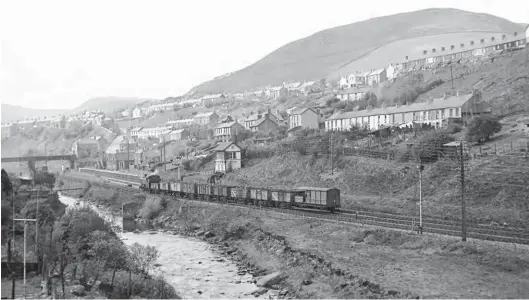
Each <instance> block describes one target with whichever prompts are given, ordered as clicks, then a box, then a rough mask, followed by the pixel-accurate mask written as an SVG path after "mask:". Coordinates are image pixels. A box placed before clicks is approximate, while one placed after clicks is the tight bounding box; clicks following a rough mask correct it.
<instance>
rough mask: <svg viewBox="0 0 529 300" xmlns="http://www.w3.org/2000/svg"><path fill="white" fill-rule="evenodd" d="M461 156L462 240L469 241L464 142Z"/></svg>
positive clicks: (461, 145) (461, 143) (461, 144)
mask: <svg viewBox="0 0 529 300" xmlns="http://www.w3.org/2000/svg"><path fill="white" fill-rule="evenodd" d="M460 147H461V149H460V155H461V240H462V241H463V242H465V241H466V240H467V224H466V212H465V210H466V208H465V162H464V158H463V141H461V142H460Z"/></svg>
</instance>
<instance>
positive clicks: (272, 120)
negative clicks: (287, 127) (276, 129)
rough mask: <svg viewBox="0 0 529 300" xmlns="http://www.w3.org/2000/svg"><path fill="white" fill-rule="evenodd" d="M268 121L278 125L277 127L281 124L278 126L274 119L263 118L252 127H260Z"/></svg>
mask: <svg viewBox="0 0 529 300" xmlns="http://www.w3.org/2000/svg"><path fill="white" fill-rule="evenodd" d="M266 120H270V121H271V122H272V123H274V124H276V125H277V126H279V124H278V123H277V122H276V121H275V120H274V119H273V118H267V117H262V118H261V119H259V120H258V121H257V122H255V124H253V125H252V127H256V126H259V125H261V123H263V122H264V121H266Z"/></svg>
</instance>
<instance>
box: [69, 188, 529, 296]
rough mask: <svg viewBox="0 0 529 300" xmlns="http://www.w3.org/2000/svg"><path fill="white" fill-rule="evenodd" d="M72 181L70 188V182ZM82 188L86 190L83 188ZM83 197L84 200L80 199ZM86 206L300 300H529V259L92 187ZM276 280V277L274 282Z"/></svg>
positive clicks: (470, 245) (481, 247)
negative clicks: (119, 215)
mask: <svg viewBox="0 0 529 300" xmlns="http://www.w3.org/2000/svg"><path fill="white" fill-rule="evenodd" d="M63 180H67V179H66V178H63ZM76 184H78V183H76ZM81 192H83V191H81ZM83 197H85V199H86V200H90V201H95V202H97V203H99V204H102V205H105V206H110V207H113V208H114V209H120V208H121V204H122V203H128V204H126V207H127V208H128V209H124V210H125V213H126V214H129V215H130V216H131V217H134V218H142V219H144V220H146V221H148V222H152V224H153V225H154V226H156V227H157V228H159V229H161V230H171V231H176V232H178V233H181V234H187V235H194V236H198V237H200V238H202V239H204V240H206V241H208V242H210V243H214V244H216V245H217V246H218V247H219V249H220V251H221V252H222V253H224V254H225V255H226V256H230V257H231V258H232V259H233V260H234V261H237V262H238V264H239V267H240V271H241V272H243V271H245V272H250V273H252V274H254V275H255V276H256V280H261V279H262V278H264V279H262V280H263V281H265V279H266V280H271V281H270V282H268V283H266V284H261V285H266V286H263V289H272V290H276V291H277V293H278V294H279V295H280V296H281V297H294V298H329V297H339V298H369V297H376V298H414V297H417V296H419V297H421V298H423V297H425V298H426V297H429V298H431V297H436V298H456V297H457V298H470V297H473V298H475V297H491V295H492V296H493V297H495V298H496V297H498V298H499V297H502V298H503V297H505V298H527V297H528V296H529V279H528V278H529V250H527V248H526V247H524V246H514V245H508V246H501V245H499V244H498V245H495V244H491V243H489V242H477V241H473V242H467V243H462V242H460V241H459V239H458V238H453V237H441V236H437V237H432V236H419V235H417V234H415V233H409V232H405V231H392V230H383V229H375V228H373V227H368V226H360V225H355V224H342V223H339V224H338V223H332V222H326V221H323V220H316V219H312V218H303V217H299V216H293V215H287V214H280V213H276V212H271V211H266V210H258V209H255V208H244V207H232V206H225V205H222V204H217V203H204V202H197V201H189V200H178V199H174V198H168V197H160V196H154V195H145V194H141V193H139V192H136V191H131V190H130V189H126V188H112V187H103V186H99V185H95V184H94V185H93V186H90V187H89V188H88V189H86V191H84V196H83ZM267 275H268V277H267Z"/></svg>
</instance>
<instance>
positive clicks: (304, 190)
mask: <svg viewBox="0 0 529 300" xmlns="http://www.w3.org/2000/svg"><path fill="white" fill-rule="evenodd" d="M140 189H141V190H143V191H145V192H149V193H151V194H164V195H170V196H174V197H180V198H187V199H194V200H204V201H215V202H223V203H228V202H230V203H241V204H247V205H258V206H265V207H278V208H292V207H298V208H316V209H324V210H328V211H330V212H331V213H334V212H335V211H336V209H337V208H340V190H339V189H336V188H319V187H298V188H294V189H291V190H287V189H267V188H254V187H236V186H227V185H212V184H207V183H194V182H183V181H177V182H162V181H161V180H160V178H159V177H158V176H152V177H151V176H149V177H146V179H145V181H144V182H143V183H142V184H141V186H140Z"/></svg>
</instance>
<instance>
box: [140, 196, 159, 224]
mask: <svg viewBox="0 0 529 300" xmlns="http://www.w3.org/2000/svg"><path fill="white" fill-rule="evenodd" d="M164 207H165V205H164V202H163V200H162V199H161V198H160V197H157V196H148V197H147V198H146V199H145V202H143V206H142V207H141V209H140V211H139V212H138V215H139V217H140V218H142V219H146V220H151V219H154V218H156V217H157V216H158V215H159V214H160V212H161V211H162V210H163V209H164Z"/></svg>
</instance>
